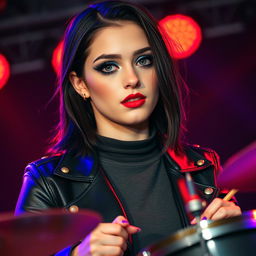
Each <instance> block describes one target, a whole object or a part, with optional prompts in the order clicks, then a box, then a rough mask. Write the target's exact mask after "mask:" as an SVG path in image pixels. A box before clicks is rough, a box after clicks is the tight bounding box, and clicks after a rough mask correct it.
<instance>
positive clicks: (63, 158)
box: [25, 153, 98, 180]
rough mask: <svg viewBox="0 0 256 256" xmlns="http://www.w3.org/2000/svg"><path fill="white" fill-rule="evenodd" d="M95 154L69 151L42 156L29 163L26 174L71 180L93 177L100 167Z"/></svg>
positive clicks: (35, 176)
mask: <svg viewBox="0 0 256 256" xmlns="http://www.w3.org/2000/svg"><path fill="white" fill-rule="evenodd" d="M97 166H98V161H96V157H94V156H92V155H91V156H74V155H71V154H68V153H64V154H58V155H51V156H46V157H42V158H41V159H39V160H36V161H33V162H31V163H29V164H28V165H27V167H26V169H25V175H30V176H33V177H34V178H40V177H52V176H55V177H57V176H58V177H61V178H64V179H69V180H88V179H92V178H93V177H94V176H95V174H96V171H97V169H98V167H97Z"/></svg>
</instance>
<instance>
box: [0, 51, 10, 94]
mask: <svg viewBox="0 0 256 256" xmlns="http://www.w3.org/2000/svg"><path fill="white" fill-rule="evenodd" d="M10 73H11V71H10V64H9V62H8V60H7V59H6V58H5V56H4V55H2V54H0V89H2V88H3V87H4V86H5V84H6V83H7V81H8V79H9V77H10Z"/></svg>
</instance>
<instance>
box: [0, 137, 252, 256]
mask: <svg viewBox="0 0 256 256" xmlns="http://www.w3.org/2000/svg"><path fill="white" fill-rule="evenodd" d="M255 180H256V142H254V143H253V144H251V145H250V146H249V147H247V148H245V149H243V150H242V151H240V152H239V153H238V154H236V155H234V156H233V157H232V158H231V159H230V160H229V161H228V162H227V164H226V165H225V167H224V171H223V172H222V173H221V174H220V175H219V176H218V180H217V181H218V184H219V186H220V187H221V188H225V189H226V188H227V189H232V190H233V191H234V189H236V190H240V191H246V192H247V191H254V192H255V191H256V185H255V184H256V183H255ZM100 221H101V217H100V215H99V214H98V213H96V212H93V211H90V210H80V211H79V212H76V213H71V212H66V211H64V210H59V209H55V210H48V211H44V212H42V213H39V214H38V213H37V214H33V213H26V214H24V215H22V216H18V217H15V216H13V214H10V213H6V214H1V215H0V255H5V256H17V255H19V256H25V255H26V256H28V255H37V256H46V255H52V254H54V253H55V252H58V251H60V250H61V249H63V248H65V247H67V246H69V245H72V244H75V243H76V242H78V241H80V240H81V239H83V238H84V237H85V236H86V235H87V234H89V233H90V232H91V231H92V230H93V229H94V228H95V227H96V226H97V225H98V223H100ZM255 252H256V210H251V211H248V212H245V213H243V214H242V215H241V216H237V217H232V218H228V219H222V220H218V221H210V220H201V221H198V223H197V224H196V225H194V226H191V227H189V228H186V229H183V230H180V231H178V232H176V233H174V234H173V235H171V236H169V237H167V238H165V239H164V240H161V241H159V242H156V243H155V244H153V245H150V246H148V247H147V248H144V249H143V250H141V252H140V253H139V254H138V256H229V255H232V256H243V255H253V254H254V255H255Z"/></svg>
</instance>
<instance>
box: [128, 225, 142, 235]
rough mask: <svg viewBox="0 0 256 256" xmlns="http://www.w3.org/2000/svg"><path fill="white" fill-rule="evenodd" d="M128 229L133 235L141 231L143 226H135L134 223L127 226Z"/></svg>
mask: <svg viewBox="0 0 256 256" xmlns="http://www.w3.org/2000/svg"><path fill="white" fill-rule="evenodd" d="M126 230H127V232H128V234H129V235H133V234H136V233H138V232H140V231H141V228H139V227H136V226H133V225H129V226H128V227H126Z"/></svg>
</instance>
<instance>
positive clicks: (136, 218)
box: [97, 133, 182, 255]
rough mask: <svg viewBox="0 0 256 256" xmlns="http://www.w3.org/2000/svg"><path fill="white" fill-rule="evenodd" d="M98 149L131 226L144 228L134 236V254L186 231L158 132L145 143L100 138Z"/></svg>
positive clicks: (143, 141) (103, 165) (142, 141)
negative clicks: (173, 234)
mask: <svg viewBox="0 0 256 256" xmlns="http://www.w3.org/2000/svg"><path fill="white" fill-rule="evenodd" d="M97 149H98V152H99V158H100V163H101V165H102V167H103V169H104V170H105V172H106V174H107V176H108V177H109V179H110V181H111V183H112V185H113V186H114V188H115V190H116V192H117V194H118V196H119V198H120V200H121V202H122V204H123V206H124V208H125V210H126V212H127V215H128V218H129V221H130V223H131V224H132V225H135V226H138V227H140V228H141V229H142V231H141V232H140V233H138V234H136V235H134V236H133V241H134V255H135V254H137V253H138V251H139V250H141V249H142V248H144V247H145V246H147V245H150V244H152V243H155V242H156V241H158V240H160V239H163V238H164V237H166V236H169V235H170V234H171V233H173V232H175V231H177V230H179V229H181V228H182V224H181V220H180V217H179V214H178V210H177V207H176V204H175V201H174V197H173V193H172V188H171V184H170V181H169V178H168V176H167V172H166V167H165V164H164V156H163V155H162V154H161V149H160V147H159V145H158V143H157V139H156V134H155V133H153V134H152V135H151V136H150V137H149V138H148V139H146V140H141V141H120V140H116V139H111V138H107V137H103V136H98V143H97Z"/></svg>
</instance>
